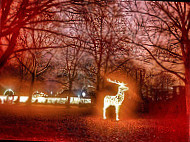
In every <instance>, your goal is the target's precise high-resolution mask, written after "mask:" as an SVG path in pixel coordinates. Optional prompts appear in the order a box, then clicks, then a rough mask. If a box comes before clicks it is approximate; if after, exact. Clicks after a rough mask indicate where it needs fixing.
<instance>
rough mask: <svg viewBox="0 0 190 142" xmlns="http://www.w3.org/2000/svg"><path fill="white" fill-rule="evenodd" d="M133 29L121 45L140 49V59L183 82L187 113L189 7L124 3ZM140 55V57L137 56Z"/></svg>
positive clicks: (189, 82)
mask: <svg viewBox="0 0 190 142" xmlns="http://www.w3.org/2000/svg"><path fill="white" fill-rule="evenodd" d="M122 6H123V7H125V9H126V14H127V15H128V17H130V21H129V20H128V22H127V23H128V25H130V24H132V25H133V28H131V30H129V31H130V32H131V34H130V35H126V39H125V42H127V43H128V44H133V46H134V47H135V48H136V49H137V47H141V53H143V50H144V51H145V52H146V53H147V54H146V53H144V54H143V55H144V57H145V56H147V55H148V54H149V57H148V59H146V60H149V61H151V62H152V63H153V62H155V63H156V64H157V65H159V66H160V67H161V68H162V69H163V70H165V71H167V72H169V73H172V74H174V75H176V76H177V77H178V78H179V79H181V80H183V82H184V83H185V88H186V108H187V114H189V113H190V109H189V103H190V101H189V100H190V47H189V45H190V39H189V35H190V32H189V31H190V30H189V29H190V5H189V3H186V2H139V1H138V2H130V1H128V2H124V3H122ZM141 55H142V54H141Z"/></svg>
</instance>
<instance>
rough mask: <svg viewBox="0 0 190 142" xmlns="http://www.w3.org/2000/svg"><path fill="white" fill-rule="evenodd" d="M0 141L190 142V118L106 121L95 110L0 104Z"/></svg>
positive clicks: (146, 117) (145, 117) (142, 118)
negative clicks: (189, 130)
mask: <svg viewBox="0 0 190 142" xmlns="http://www.w3.org/2000/svg"><path fill="white" fill-rule="evenodd" d="M0 139H1V140H2V139H3V140H17V141H18V140H21V141H22V140H24V141H69V142H70V141H73V142H79V141H81V142H83V141H84V142H85V141H88V142H94V141H95V142H101V141H102V142H104V141H105V142H137V141H138V142H188V118H187V117H180V116H179V115H178V116H177V117H169V118H154V117H149V115H147V114H146V115H141V116H139V117H137V118H127V119H122V120H121V121H119V122H117V121H115V120H114V119H108V120H103V119H102V116H100V115H97V114H95V113H94V108H93V107H78V106H72V107H70V108H67V107H66V106H53V105H30V106H27V105H24V104H23V105H5V104H4V105H0Z"/></svg>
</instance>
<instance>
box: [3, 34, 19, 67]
mask: <svg viewBox="0 0 190 142" xmlns="http://www.w3.org/2000/svg"><path fill="white" fill-rule="evenodd" d="M18 35H19V30H17V31H15V33H13V34H12V37H11V40H10V42H9V46H8V48H7V49H6V51H5V52H4V53H3V55H2V56H1V57H0V69H1V68H2V67H3V66H4V65H5V63H6V62H7V60H8V59H9V57H10V56H11V54H12V53H13V51H14V48H15V45H16V40H17V37H18Z"/></svg>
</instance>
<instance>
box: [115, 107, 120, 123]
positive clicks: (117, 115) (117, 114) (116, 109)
mask: <svg viewBox="0 0 190 142" xmlns="http://www.w3.org/2000/svg"><path fill="white" fill-rule="evenodd" d="M115 113H116V121H119V106H118V105H116V106H115Z"/></svg>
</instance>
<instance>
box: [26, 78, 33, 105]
mask: <svg viewBox="0 0 190 142" xmlns="http://www.w3.org/2000/svg"><path fill="white" fill-rule="evenodd" d="M34 82H35V75H32V80H31V83H30V90H29V97H28V101H27V103H28V104H31V102H32V93H33V87H34Z"/></svg>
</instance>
